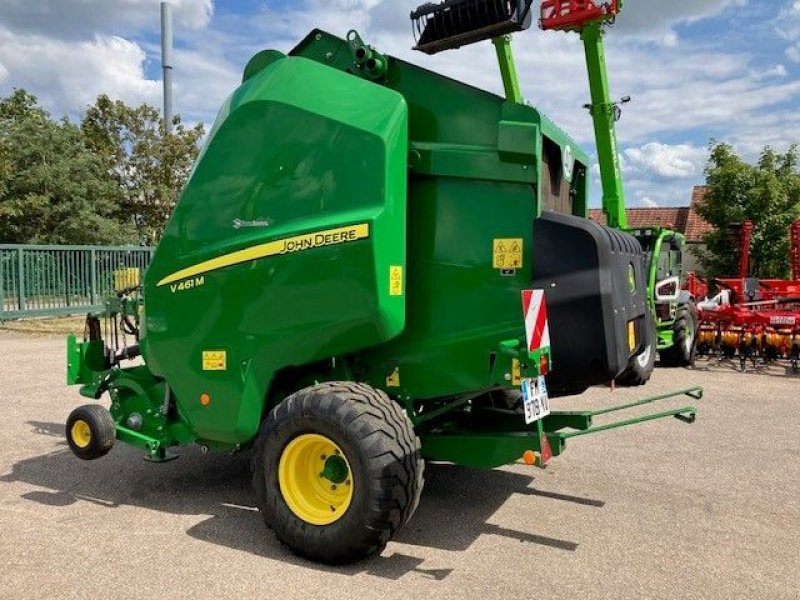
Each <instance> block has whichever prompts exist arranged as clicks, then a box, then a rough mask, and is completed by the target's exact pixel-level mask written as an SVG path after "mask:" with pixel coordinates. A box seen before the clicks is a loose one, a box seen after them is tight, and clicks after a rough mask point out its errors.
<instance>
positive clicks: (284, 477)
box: [66, 0, 702, 563]
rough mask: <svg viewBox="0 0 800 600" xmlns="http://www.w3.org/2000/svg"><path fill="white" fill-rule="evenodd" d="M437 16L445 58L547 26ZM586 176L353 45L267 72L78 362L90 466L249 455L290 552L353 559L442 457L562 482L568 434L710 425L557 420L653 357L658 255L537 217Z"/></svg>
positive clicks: (424, 17) (225, 119)
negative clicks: (194, 455)
mask: <svg viewBox="0 0 800 600" xmlns="http://www.w3.org/2000/svg"><path fill="white" fill-rule="evenodd" d="M423 8H425V7H423ZM476 8H482V9H485V10H481V11H476V10H475V9H476ZM489 8H492V9H493V10H492V11H490V10H488V9H489ZM494 9H496V10H494ZM421 10H422V9H421ZM426 10H428V11H429V12H426V13H424V14H423V13H419V14H418V15H417V17H415V25H417V26H418V30H417V31H418V33H419V34H420V35H421V36H422V39H419V40H418V41H419V42H420V44H422V45H424V44H440V45H441V48H442V49H444V48H445V47H446V46H448V45H455V44H456V43H457V44H458V45H463V44H465V43H472V42H476V41H480V40H483V39H490V38H502V36H504V35H506V34H508V33H509V32H512V31H519V30H522V29H524V28H526V27H527V26H528V25H530V20H531V19H530V13H529V10H530V3H524V2H523V3H520V4H517V3H501V4H497V3H495V2H487V1H483V2H478V1H477V0H466V1H465V0H459V1H458V2H454V1H453V0H449V1H448V2H445V3H444V4H440V5H436V6H432V7H431V6H428V7H427V9H426ZM460 10H463V11H464V14H463V15H458V14H456V13H458V11H460ZM453 11H456V12H453ZM454 16H455V17H458V18H459V19H460V21H459V22H460V28H458V29H457V30H454V28H453V27H452V22H451V21H452V19H453V17H454ZM462 16H463V19H462V18H461V17H462ZM467 17H469V18H467ZM421 21H428V24H427V25H425V24H423V23H421ZM440 26H441V27H440ZM497 45H498V47H499V48H501V49H502V48H503V47H504V38H503V39H500V40H499V41H498V43H497ZM428 48H429V49H431V47H428ZM501 51H502V50H501ZM587 164H588V157H587V156H586V155H585V154H584V153H583V152H581V151H580V150H579V149H578V147H577V145H576V144H575V143H574V142H573V141H572V140H571V139H570V138H569V137H568V136H567V135H566V134H564V133H563V132H562V131H561V130H560V129H559V128H558V127H556V126H555V125H554V124H553V123H552V122H551V121H549V120H548V119H547V118H546V117H545V116H544V115H543V114H541V113H540V112H539V111H537V110H536V109H534V108H533V107H530V106H526V105H523V104H521V103H519V102H514V101H508V100H506V99H504V98H501V97H498V96H496V95H494V94H491V93H488V92H485V91H482V90H479V89H476V88H474V87H471V86H468V85H465V84H463V83H460V82H458V81H454V80H452V79H448V78H446V77H443V76H441V75H438V74H436V73H433V72H431V71H427V70H425V69H422V68H420V67H417V66H414V65H412V64H409V63H406V62H404V61H402V60H399V59H397V58H394V57H391V56H387V55H384V54H382V53H381V52H379V51H378V50H377V49H376V48H374V47H372V46H370V45H368V44H366V43H364V41H363V40H362V39H361V37H360V36H359V35H358V33H356V32H355V31H351V32H349V33H348V34H347V36H346V38H345V39H341V38H339V37H336V36H334V35H331V34H328V33H325V32H323V31H320V30H315V31H312V32H311V33H310V34H309V35H308V36H307V37H306V38H305V39H304V40H303V41H301V42H300V44H299V45H298V46H297V47H296V48H295V49H294V50H292V51H291V52H290V53H289V54H288V55H285V54H283V53H281V52H277V51H274V50H266V51H263V52H260V53H258V54H257V55H256V56H254V57H253V58H252V59H251V60H250V62H249V63H248V64H247V66H246V67H245V69H244V78H243V82H242V84H241V86H240V87H239V88H238V89H237V90H235V91H234V92H233V94H232V95H231V96H230V97H229V98H228V100H227V101H226V102H225V104H224V105H223V107H222V109H221V110H220V113H219V116H218V118H217V121H216V123H215V124H214V126H213V128H212V130H211V132H210V134H209V137H208V140H207V141H206V144H205V146H204V148H203V150H202V152H201V154H200V157H199V158H198V160H197V164H196V165H195V168H194V171H193V172H192V175H191V177H190V179H189V182H188V183H187V185H186V187H185V189H184V190H183V192H182V193H181V196H180V198H179V201H178V202H177V205H176V207H175V209H174V212H173V215H172V217H171V220H170V222H169V224H168V225H167V228H166V230H165V233H164V235H163V238H162V239H161V242H160V243H159V245H158V248H157V249H156V251H155V254H154V256H153V259H152V262H151V264H150V266H149V267H148V269H147V271H146V273H145V274H144V276H143V278H142V281H141V282H139V281H131V280H130V278H125V277H121V278H120V279H121V282H120V285H119V286H118V288H119V289H118V290H117V293H116V294H115V295H114V296H113V297H111V298H109V299H108V301H107V303H106V306H105V309H104V310H103V311H101V312H99V313H93V314H90V315H88V316H87V320H86V331H85V334H84V336H83V339H82V340H78V339H77V338H76V337H75V336H70V337H69V338H68V340H67V350H68V351H67V381H68V383H69V384H80V386H81V388H80V393H81V394H82V395H84V396H86V397H89V398H91V399H93V400H94V402H92V403H90V404H87V405H84V406H81V407H79V408H76V409H75V410H74V411H73V412H72V413H71V414H70V416H69V418H68V420H67V426H66V435H67V441H68V443H69V446H70V448H71V450H72V451H73V452H74V453H75V455H77V456H78V457H79V458H81V459H86V460H90V459H96V458H100V457H101V456H103V455H105V454H106V453H108V452H109V451H110V450H111V448H112V447H113V445H114V443H115V441H117V440H119V441H121V442H125V443H127V444H131V445H133V446H136V447H139V448H141V449H142V450H143V451H144V455H145V458H146V459H148V460H151V461H154V462H162V461H167V460H170V459H172V458H175V456H174V455H173V454H172V453H171V450H172V449H173V448H175V447H178V446H185V445H189V444H196V445H199V446H200V447H201V448H202V449H203V450H204V451H218V452H227V453H236V452H243V451H250V452H251V453H252V463H251V464H252V484H253V489H254V491H255V498H256V502H257V504H258V508H259V509H260V511H261V513H262V514H263V517H264V520H265V522H266V524H267V525H268V526H269V527H271V528H272V529H273V530H274V531H275V533H276V535H277V537H278V539H280V540H281V541H282V542H284V543H286V544H287V545H288V546H289V547H290V548H291V549H292V550H293V551H294V552H296V553H298V554H300V555H302V556H305V557H308V558H310V559H313V560H318V561H324V562H327V563H342V562H348V561H353V560H357V559H359V558H361V557H364V556H367V555H370V554H374V553H376V552H379V551H380V550H381V548H383V546H384V545H385V544H386V543H387V541H388V540H389V539H390V538H391V537H392V536H393V535H394V534H395V533H396V531H397V530H398V529H399V528H400V527H401V526H402V525H403V524H404V523H405V522H406V521H408V519H409V518H410V517H411V515H412V514H413V512H414V510H415V508H416V506H417V503H418V501H419V498H420V492H421V490H422V485H423V465H424V462H425V461H433V462H446V463H455V464H459V465H465V466H469V467H475V468H495V467H498V466H501V465H505V464H508V463H513V462H516V461H520V460H521V461H523V462H524V463H526V464H529V465H536V466H539V467H544V466H545V465H546V464H547V463H548V461H549V460H550V459H551V458H552V457H554V456H558V455H560V454H561V453H562V452H563V451H564V449H565V447H566V443H567V441H568V440H569V439H571V438H575V437H579V436H584V435H588V434H592V433H596V432H599V431H606V430H609V429H614V428H617V427H623V426H626V425H632V424H634V423H640V422H643V421H652V420H655V419H664V418H668V417H675V418H677V419H679V420H682V421H685V422H692V421H694V419H695V415H696V408H695V406H694V405H693V404H689V405H682V406H674V405H673V406H670V407H664V409H663V410H660V411H658V412H654V413H651V414H646V415H644V416H642V415H637V416H634V417H630V418H627V419H624V418H623V419H622V420H618V421H612V422H603V423H596V422H595V418H596V417H599V416H601V415H602V416H603V417H606V416H607V415H610V414H612V413H615V411H620V410H623V409H628V408H631V407H633V406H643V405H649V404H651V403H653V402H656V401H662V400H668V399H673V400H674V399H676V398H680V397H682V396H689V397H691V398H692V399H699V398H700V397H701V396H702V390H701V389H700V388H691V389H686V390H680V391H677V392H674V393H671V394H665V395H661V396H656V397H651V398H644V399H642V400H639V401H637V402H633V403H630V402H628V403H626V404H623V405H620V406H613V407H610V408H607V409H604V410H600V411H590V410H573V411H560V410H557V409H556V407H555V406H554V405H551V400H552V399H553V398H554V397H555V396H558V395H561V394H568V393H574V392H576V391H580V390H582V389H585V388H586V387H588V386H590V385H595V384H599V383H604V382H608V381H610V380H611V379H613V378H614V377H616V376H618V375H619V374H620V373H621V372H622V371H623V370H624V369H625V368H626V366H627V364H628V362H629V361H630V359H631V357H633V356H635V355H637V354H639V353H641V352H642V350H643V349H644V348H645V346H646V344H647V339H648V338H647V335H648V330H647V323H648V320H649V319H650V309H649V307H648V302H647V277H646V274H645V271H644V268H643V264H644V263H643V261H642V249H641V247H640V245H639V243H638V242H636V240H635V239H634V238H633V237H632V236H630V235H628V234H627V233H624V232H622V231H618V230H614V229H611V228H608V227H603V226H601V225H598V224H596V223H593V222H591V221H589V220H587V219H584V218H581V217H577V216H573V215H565V214H559V213H557V212H552V211H547V210H543V198H544V197H545V196H548V197H549V196H553V195H554V194H555V192H554V189H553V186H552V183H553V181H554V180H556V179H558V180H559V181H560V188H559V190H558V193H560V194H563V195H564V197H569V198H574V200H575V202H576V203H578V204H583V205H585V202H586V194H587V190H588V180H587V176H586V173H587ZM123 275H124V274H123ZM106 394H107V395H108V397H109V399H110V408H108V409H107V408H106V407H105V406H103V405H101V404H100V403H98V402H97V400H100V399H101V397H103V396H104V395H106ZM553 402H555V401H554V400H553ZM680 404H682V403H680ZM489 493H491V492H489Z"/></svg>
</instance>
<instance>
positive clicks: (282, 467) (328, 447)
mask: <svg viewBox="0 0 800 600" xmlns="http://www.w3.org/2000/svg"><path fill="white" fill-rule="evenodd" d="M278 485H279V487H280V490H281V495H282V496H283V499H284V501H285V502H286V504H287V506H288V507H289V509H290V510H291V511H292V512H293V513H294V514H295V515H297V516H298V517H299V518H300V519H302V520H303V521H305V522H306V523H311V524H312V525H330V524H331V523H335V522H336V521H338V520H339V519H341V518H342V517H343V516H344V514H345V513H346V512H347V509H348V508H349V507H350V503H351V502H352V500H353V476H352V473H351V471H350V463H348V462H347V457H346V456H345V454H344V452H342V449H341V448H339V446H337V445H336V444H335V443H334V442H332V441H331V440H330V439H328V438H327V437H325V436H324V435H318V434H316V433H306V434H303V435H299V436H297V437H296V438H294V439H293V440H292V441H291V442H289V443H288V444H287V445H286V448H284V449H283V453H282V454H281V460H280V463H279V464H278Z"/></svg>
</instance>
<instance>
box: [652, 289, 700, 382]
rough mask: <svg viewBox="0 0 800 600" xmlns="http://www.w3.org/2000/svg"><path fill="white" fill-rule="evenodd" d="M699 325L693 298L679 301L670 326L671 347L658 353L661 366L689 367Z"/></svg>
mask: <svg viewBox="0 0 800 600" xmlns="http://www.w3.org/2000/svg"><path fill="white" fill-rule="evenodd" d="M699 327H700V323H699V321H698V319H697V306H696V305H695V303H694V300H690V301H688V302H681V303H680V304H679V305H678V310H677V313H676V314H675V324H674V325H673V326H672V336H673V337H672V340H673V342H674V343H673V345H672V347H671V348H667V349H666V350H662V351H661V353H660V355H661V366H662V367H690V366H692V365H693V364H694V357H695V354H696V353H697V331H698V329H699Z"/></svg>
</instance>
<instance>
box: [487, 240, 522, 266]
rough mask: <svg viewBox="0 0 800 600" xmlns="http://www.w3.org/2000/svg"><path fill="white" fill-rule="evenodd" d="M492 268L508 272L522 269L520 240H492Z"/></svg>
mask: <svg viewBox="0 0 800 600" xmlns="http://www.w3.org/2000/svg"><path fill="white" fill-rule="evenodd" d="M492 266H493V267H494V268H495V269H502V270H510V269H521V268H522V238H504V239H496V240H494V247H493V248H492Z"/></svg>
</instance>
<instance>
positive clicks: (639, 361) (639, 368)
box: [615, 319, 656, 387]
mask: <svg viewBox="0 0 800 600" xmlns="http://www.w3.org/2000/svg"><path fill="white" fill-rule="evenodd" d="M645 353H646V357H645V356H644V355H645ZM655 366H656V328H655V324H654V323H653V322H652V319H650V320H649V327H648V329H647V345H646V346H645V349H644V350H642V351H641V352H640V353H639V354H637V355H636V356H634V357H632V358H631V359H630V361H629V362H628V366H627V368H626V369H625V370H624V371H623V372H622V373H621V374H620V375H618V376H617V378H616V379H615V382H616V384H617V385H619V386H622V387H637V386H640V385H644V384H646V383H647V382H648V381H650V376H651V375H652V374H653V369H655Z"/></svg>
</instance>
